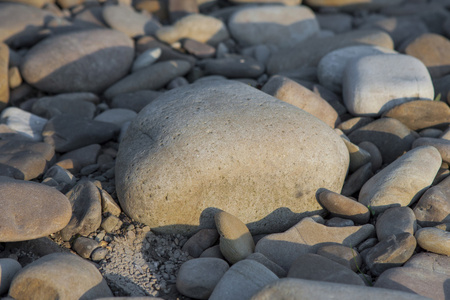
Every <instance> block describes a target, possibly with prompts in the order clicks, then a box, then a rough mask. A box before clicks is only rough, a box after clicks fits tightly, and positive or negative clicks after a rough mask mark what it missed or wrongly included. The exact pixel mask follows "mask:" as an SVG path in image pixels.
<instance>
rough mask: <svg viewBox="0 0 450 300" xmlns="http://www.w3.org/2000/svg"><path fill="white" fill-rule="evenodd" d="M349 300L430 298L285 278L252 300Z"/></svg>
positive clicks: (423, 299)
mask: <svg viewBox="0 0 450 300" xmlns="http://www.w3.org/2000/svg"><path fill="white" fill-rule="evenodd" d="M305 298H306V299H318V300H325V299H333V298H336V299H348V300H358V299H366V300H382V299H398V300H410V299H411V300H426V299H428V298H425V297H422V296H419V295H415V294H412V293H407V292H400V291H395V290H389V289H383V288H375V287H367V286H359V285H350V284H341V283H334V282H325V281H313V280H304V279H297V278H283V279H279V280H276V281H274V282H272V283H270V284H268V285H266V286H265V287H264V288H263V289H262V290H261V291H259V292H258V293H257V294H255V295H253V297H252V298H251V299H252V300H271V299H291V300H302V299H305Z"/></svg>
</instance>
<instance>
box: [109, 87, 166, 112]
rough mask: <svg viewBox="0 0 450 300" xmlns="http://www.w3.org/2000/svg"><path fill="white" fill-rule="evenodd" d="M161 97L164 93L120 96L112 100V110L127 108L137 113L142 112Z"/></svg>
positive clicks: (137, 93) (144, 92) (152, 92)
mask: <svg viewBox="0 0 450 300" xmlns="http://www.w3.org/2000/svg"><path fill="white" fill-rule="evenodd" d="M161 95H162V92H157V91H150V90H142V91H136V92H130V93H124V94H119V95H117V96H114V97H113V98H112V100H111V108H127V109H131V110H134V111H135V112H140V111H141V110H142V109H143V108H144V107H145V106H147V105H148V104H150V102H152V101H153V100H155V99H156V98H157V97H159V96H161Z"/></svg>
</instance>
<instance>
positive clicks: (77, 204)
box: [61, 181, 102, 241]
mask: <svg viewBox="0 0 450 300" xmlns="http://www.w3.org/2000/svg"><path fill="white" fill-rule="evenodd" d="M66 196H67V197H68V198H69V201H70V204H71V205H72V218H71V219H70V221H69V224H67V226H66V227H64V229H63V230H61V236H62V238H63V239H64V240H65V241H68V240H70V239H71V238H72V236H73V235H76V234H81V235H89V234H90V233H91V232H94V231H96V230H97V229H98V228H99V227H100V224H101V221H102V205H101V199H100V193H99V191H98V189H97V187H96V186H95V185H94V184H93V183H92V182H90V181H81V182H79V183H77V185H76V186H75V187H74V188H73V189H71V190H70V191H69V192H68V193H67V194H66Z"/></svg>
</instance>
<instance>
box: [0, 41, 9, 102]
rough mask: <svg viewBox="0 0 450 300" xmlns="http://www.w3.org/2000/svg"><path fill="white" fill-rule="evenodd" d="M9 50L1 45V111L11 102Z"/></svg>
mask: <svg viewBox="0 0 450 300" xmlns="http://www.w3.org/2000/svg"><path fill="white" fill-rule="evenodd" d="M8 62H9V48H8V46H6V45H5V44H3V43H0V111H2V110H3V109H4V108H5V107H6V105H7V104H8V101H9V74H8Z"/></svg>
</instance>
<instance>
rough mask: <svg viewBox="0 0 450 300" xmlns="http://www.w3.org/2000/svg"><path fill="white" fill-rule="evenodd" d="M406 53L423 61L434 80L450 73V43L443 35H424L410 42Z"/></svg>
mask: <svg viewBox="0 0 450 300" xmlns="http://www.w3.org/2000/svg"><path fill="white" fill-rule="evenodd" d="M404 51H405V54H408V55H411V56H414V57H416V58H417V59H419V60H420V61H422V62H423V63H424V64H425V66H426V67H427V68H428V71H429V72H430V75H431V77H433V78H434V77H437V78H439V77H442V76H445V75H447V74H449V73H450V67H449V64H450V54H449V53H450V41H449V40H448V39H447V38H446V37H444V36H442V35H439V34H435V33H424V34H422V35H420V36H418V37H417V38H415V39H414V40H412V41H410V42H409V43H408V44H407V45H406V46H405V50H404Z"/></svg>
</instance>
